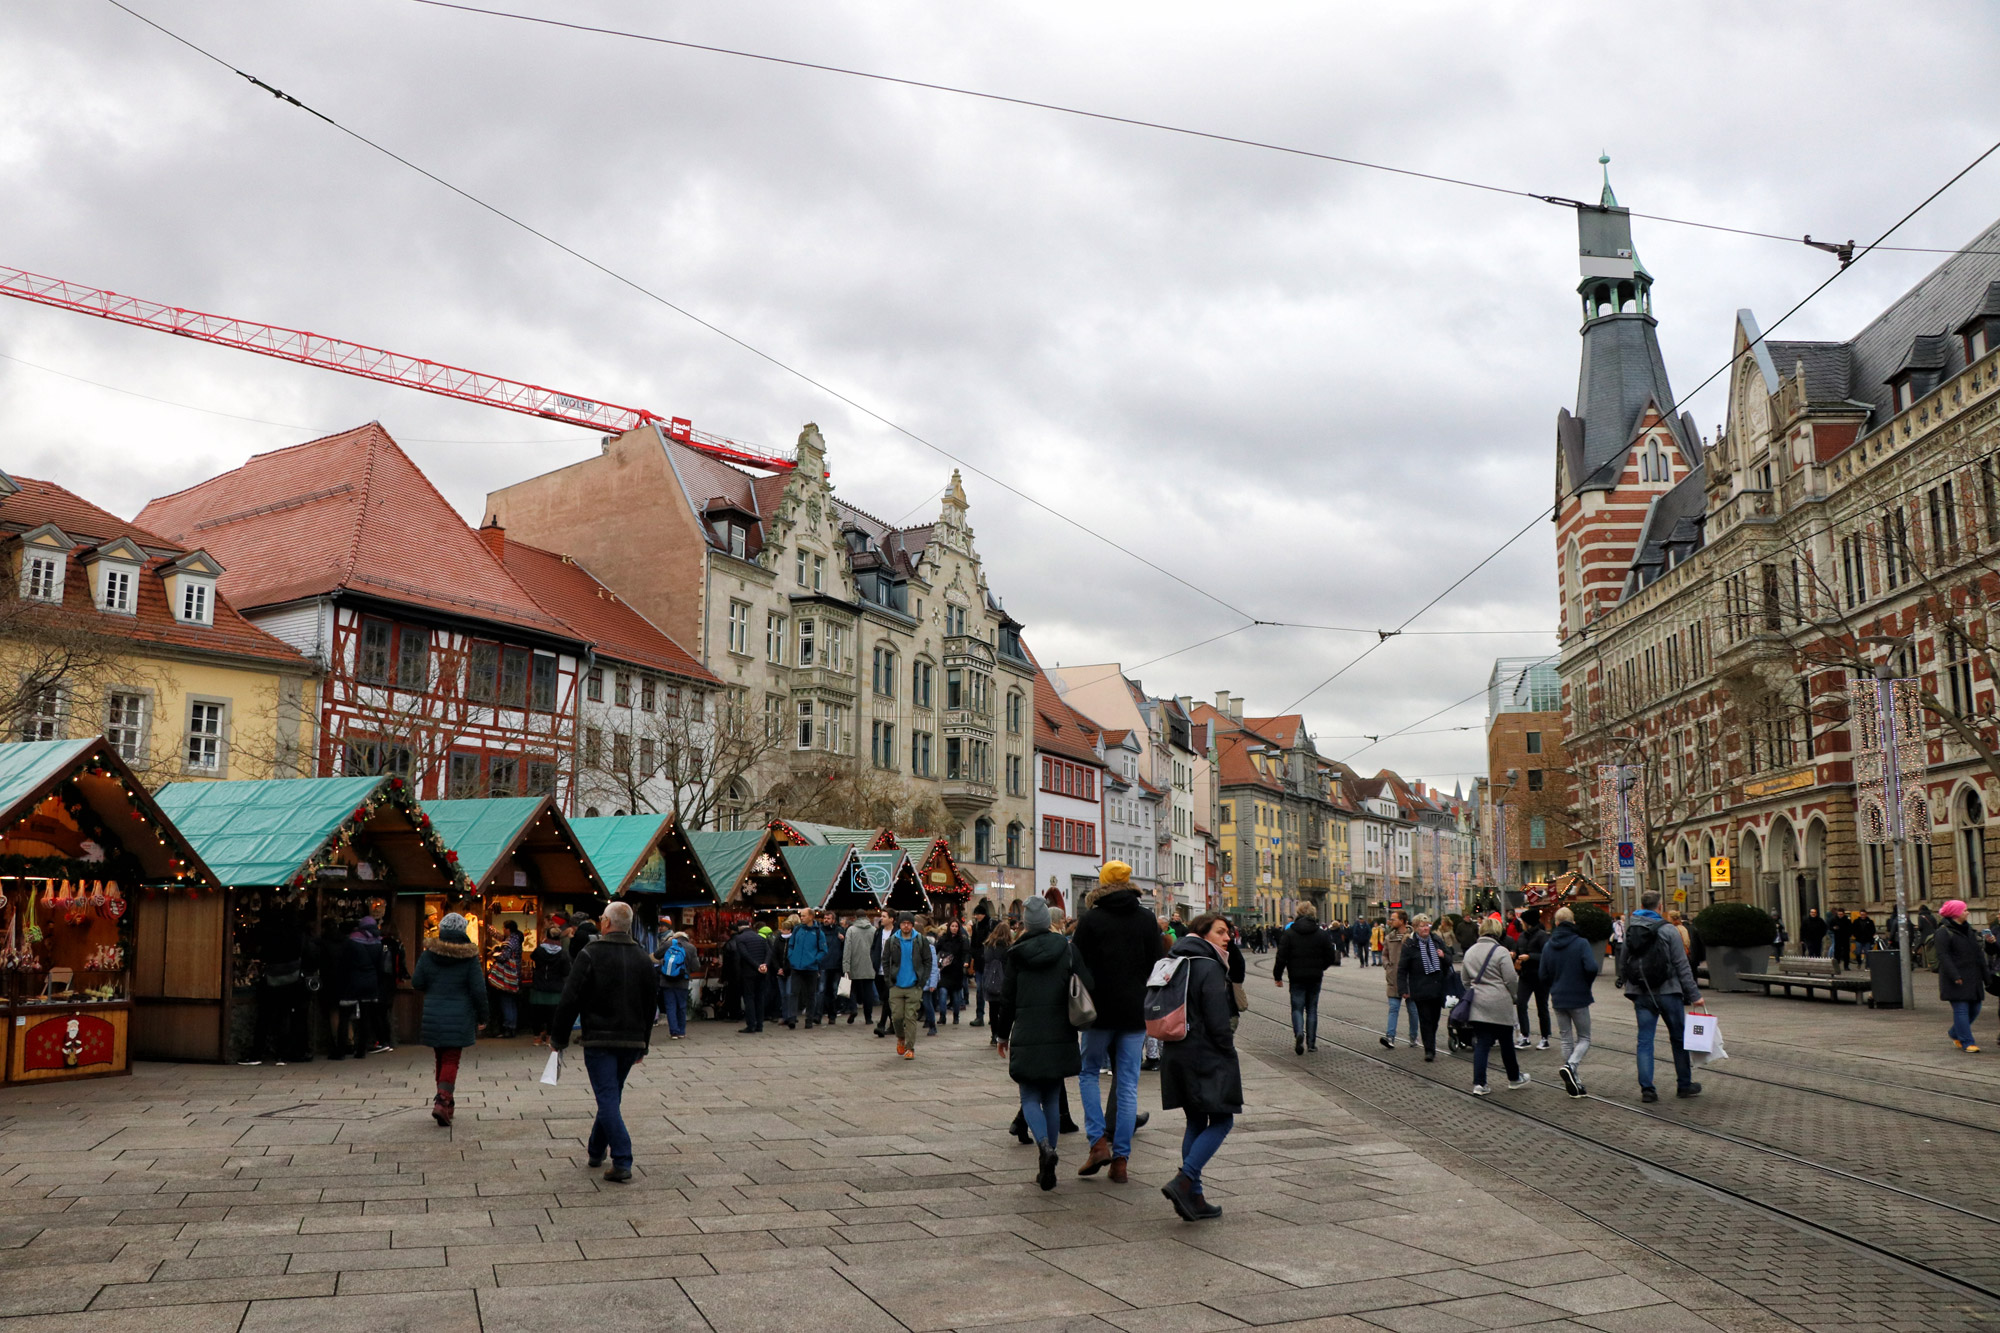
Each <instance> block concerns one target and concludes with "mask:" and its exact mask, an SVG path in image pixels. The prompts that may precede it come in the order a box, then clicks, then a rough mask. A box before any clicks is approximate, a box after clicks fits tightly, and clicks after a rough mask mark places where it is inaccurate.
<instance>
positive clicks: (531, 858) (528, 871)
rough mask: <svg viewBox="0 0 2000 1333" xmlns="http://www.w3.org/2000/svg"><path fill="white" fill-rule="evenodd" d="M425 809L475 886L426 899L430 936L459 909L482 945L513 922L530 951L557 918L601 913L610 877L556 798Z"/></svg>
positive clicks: (452, 803) (439, 805)
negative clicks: (455, 895)
mask: <svg viewBox="0 0 2000 1333" xmlns="http://www.w3.org/2000/svg"><path fill="white" fill-rule="evenodd" d="M424 813H425V814H427V815H429V816H430V818H431V823H432V825H433V826H434V827H435V828H436V829H437V831H438V836H439V837H441V838H443V839H444V843H445V846H446V847H448V848H450V849H451V853H452V855H453V857H454V859H455V860H456V862H457V864H458V867H459V869H460V870H461V871H462V872H463V873H464V875H465V878H466V880H467V882H468V883H469V885H470V889H469V896H468V898H467V899H466V900H464V901H457V902H453V901H449V900H447V899H446V898H445V897H443V896H441V895H440V896H437V897H433V898H431V899H429V900H427V901H426V902H425V904H424V934H425V935H426V936H427V937H428V936H432V935H435V934H437V928H438V922H439V921H440V920H442V919H443V917H444V914H445V913H446V912H460V913H463V914H464V916H465V919H466V921H467V922H468V923H470V925H471V927H472V929H471V935H472V942H473V943H474V944H477V945H479V946H480V948H481V950H482V951H484V950H485V949H487V948H488V947H489V946H490V945H491V944H492V943H493V942H494V941H495V940H497V939H498V938H499V936H500V935H501V934H502V933H503V932H504V931H505V930H506V928H507V924H508V923H509V922H512V923H514V924H515V925H518V926H519V927H520V928H521V934H522V936H523V937H524V938H525V939H526V943H525V944H524V945H523V946H522V952H523V953H526V952H529V951H531V950H533V949H534V947H535V946H536V945H537V944H539V943H540V942H541V938H542V932H543V930H544V929H545V928H546V927H547V924H548V920H549V918H550V917H552V916H555V915H558V914H560V915H561V916H563V917H565V918H567V919H569V920H575V919H577V918H579V917H592V918H595V917H597V916H598V915H600V914H601V913H602V912H603V911H604V904H605V901H606V899H607V897H608V895H607V894H606V892H605V884H604V880H603V878H602V877H601V876H600V875H599V874H598V873H597V868H596V867H595V866H594V865H592V864H591V861H590V857H589V856H588V855H586V854H585V852H584V850H583V844H582V842H581V841H580V840H579V839H578V838H577V836H576V831H575V830H574V829H573V828H571V827H570V823H569V821H568V820H567V819H565V818H563V813H562V811H560V810H558V809H557V808H556V803H555V801H554V800H552V799H551V798H549V797H547V796H506V797H499V798H497V799H492V800H476V799H475V800H459V801H425V802H424Z"/></svg>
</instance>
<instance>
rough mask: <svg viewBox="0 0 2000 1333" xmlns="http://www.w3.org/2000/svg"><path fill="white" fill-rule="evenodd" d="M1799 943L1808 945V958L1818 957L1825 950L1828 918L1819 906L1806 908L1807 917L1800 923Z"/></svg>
mask: <svg viewBox="0 0 2000 1333" xmlns="http://www.w3.org/2000/svg"><path fill="white" fill-rule="evenodd" d="M1799 943H1801V944H1803V945H1805V946H1806V957H1808V958H1817V957H1819V956H1820V954H1821V953H1822V952H1823V951H1824V950H1825V948H1826V918H1825V917H1823V916H1821V915H1820V914H1819V909H1818V908H1817V907H1808V908H1807V909H1806V919H1805V920H1804V921H1802V922H1800V923H1799Z"/></svg>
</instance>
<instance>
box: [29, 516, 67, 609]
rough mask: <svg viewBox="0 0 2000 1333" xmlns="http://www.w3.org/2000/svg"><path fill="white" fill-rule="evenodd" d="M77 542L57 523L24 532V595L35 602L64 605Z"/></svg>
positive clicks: (45, 524) (46, 524)
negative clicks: (71, 557) (66, 582)
mask: <svg viewBox="0 0 2000 1333" xmlns="http://www.w3.org/2000/svg"><path fill="white" fill-rule="evenodd" d="M75 549H76V543H75V542H74V541H72V540H70V537H69V535H68V534H67V533H65V532H64V531H63V530H62V529H61V528H59V527H57V526H56V525H55V524H53V523H44V524H42V525H41V526H40V527H38V528H33V529H30V530H29V531H27V532H24V533H22V534H21V564H20V575H21V583H20V595H21V596H22V597H24V598H26V599H27V600H28V601H31V602H52V603H57V604H60V603H61V602H62V599H63V581H64V580H65V579H66V578H67V577H68V575H69V553H70V552H71V551H73V550H75Z"/></svg>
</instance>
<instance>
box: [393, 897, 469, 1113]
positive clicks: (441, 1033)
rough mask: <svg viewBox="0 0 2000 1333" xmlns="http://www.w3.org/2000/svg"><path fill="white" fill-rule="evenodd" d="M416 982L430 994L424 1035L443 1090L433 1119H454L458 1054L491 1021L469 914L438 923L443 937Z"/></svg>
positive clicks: (420, 965)
mask: <svg viewBox="0 0 2000 1333" xmlns="http://www.w3.org/2000/svg"><path fill="white" fill-rule="evenodd" d="M410 985H411V986H412V987H414V988H415V989H416V990H418V991H421V992H422V993H423V997H424V1021H423V1026H422V1028H421V1030H420V1031H419V1033H418V1040H420V1041H422V1042H423V1044H424V1045H426V1046H428V1047H430V1048H431V1050H432V1051H433V1053H434V1054H435V1055H436V1064H437V1096H436V1097H435V1098H434V1099H433V1100H432V1101H431V1119H433V1120H435V1121H437V1122H438V1123H439V1124H440V1125H444V1126H446V1127H449V1126H450V1125H451V1116H452V1111H453V1110H454V1109H456V1101H455V1098H454V1092H455V1090H456V1088H457V1086H458V1057H459V1054H460V1052H462V1051H463V1050H464V1049H465V1048H466V1047H468V1046H471V1045H473V1044H474V1043H475V1042H477V1041H478V1040H479V1029H480V1027H481V1025H483V1024H484V1023H485V1022H486V978H485V977H483V976H481V975H480V967H479V946H478V945H476V944H474V943H473V942H472V941H471V940H470V939H469V938H467V936H466V933H465V918H464V917H462V916H460V915H459V914H458V913H457V912H452V913H449V914H448V915H446V917H445V919H444V920H443V921H441V922H439V923H438V933H437V938H436V939H434V940H432V941H431V942H430V943H429V944H428V945H427V946H425V948H424V953H423V956H422V957H421V958H419V959H417V970H416V974H415V975H414V976H412V977H411V978H410Z"/></svg>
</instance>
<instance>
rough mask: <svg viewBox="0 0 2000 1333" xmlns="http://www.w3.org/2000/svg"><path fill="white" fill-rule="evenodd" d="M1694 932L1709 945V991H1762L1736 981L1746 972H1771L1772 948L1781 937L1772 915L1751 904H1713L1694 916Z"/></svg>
mask: <svg viewBox="0 0 2000 1333" xmlns="http://www.w3.org/2000/svg"><path fill="white" fill-rule="evenodd" d="M1694 930H1695V933H1696V934H1697V935H1700V936H1701V942H1702V943H1703V944H1705V945H1707V946H1708V977H1709V989H1711V990H1719V991H1737V992H1754V991H1759V990H1762V989H1763V987H1761V986H1758V985H1756V984H1754V983H1746V982H1741V981H1738V980H1737V978H1738V977H1739V976H1741V975H1742V974H1744V973H1746V972H1752V973H1757V972H1762V973H1768V972H1769V971H1770V970H1771V959H1772V954H1773V952H1774V951H1773V949H1772V947H1771V945H1772V942H1773V941H1774V940H1776V939H1777V938H1778V923H1777V922H1776V921H1773V920H1772V919H1771V914H1770V913H1769V912H1766V911H1764V910H1763V909H1762V908H1760V907H1752V906H1751V905H1750V904H1748V903H1711V904H1709V905H1708V906H1707V907H1705V908H1703V909H1702V910H1701V911H1700V912H1699V913H1698V914H1697V915H1696V916H1695V919H1694Z"/></svg>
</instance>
